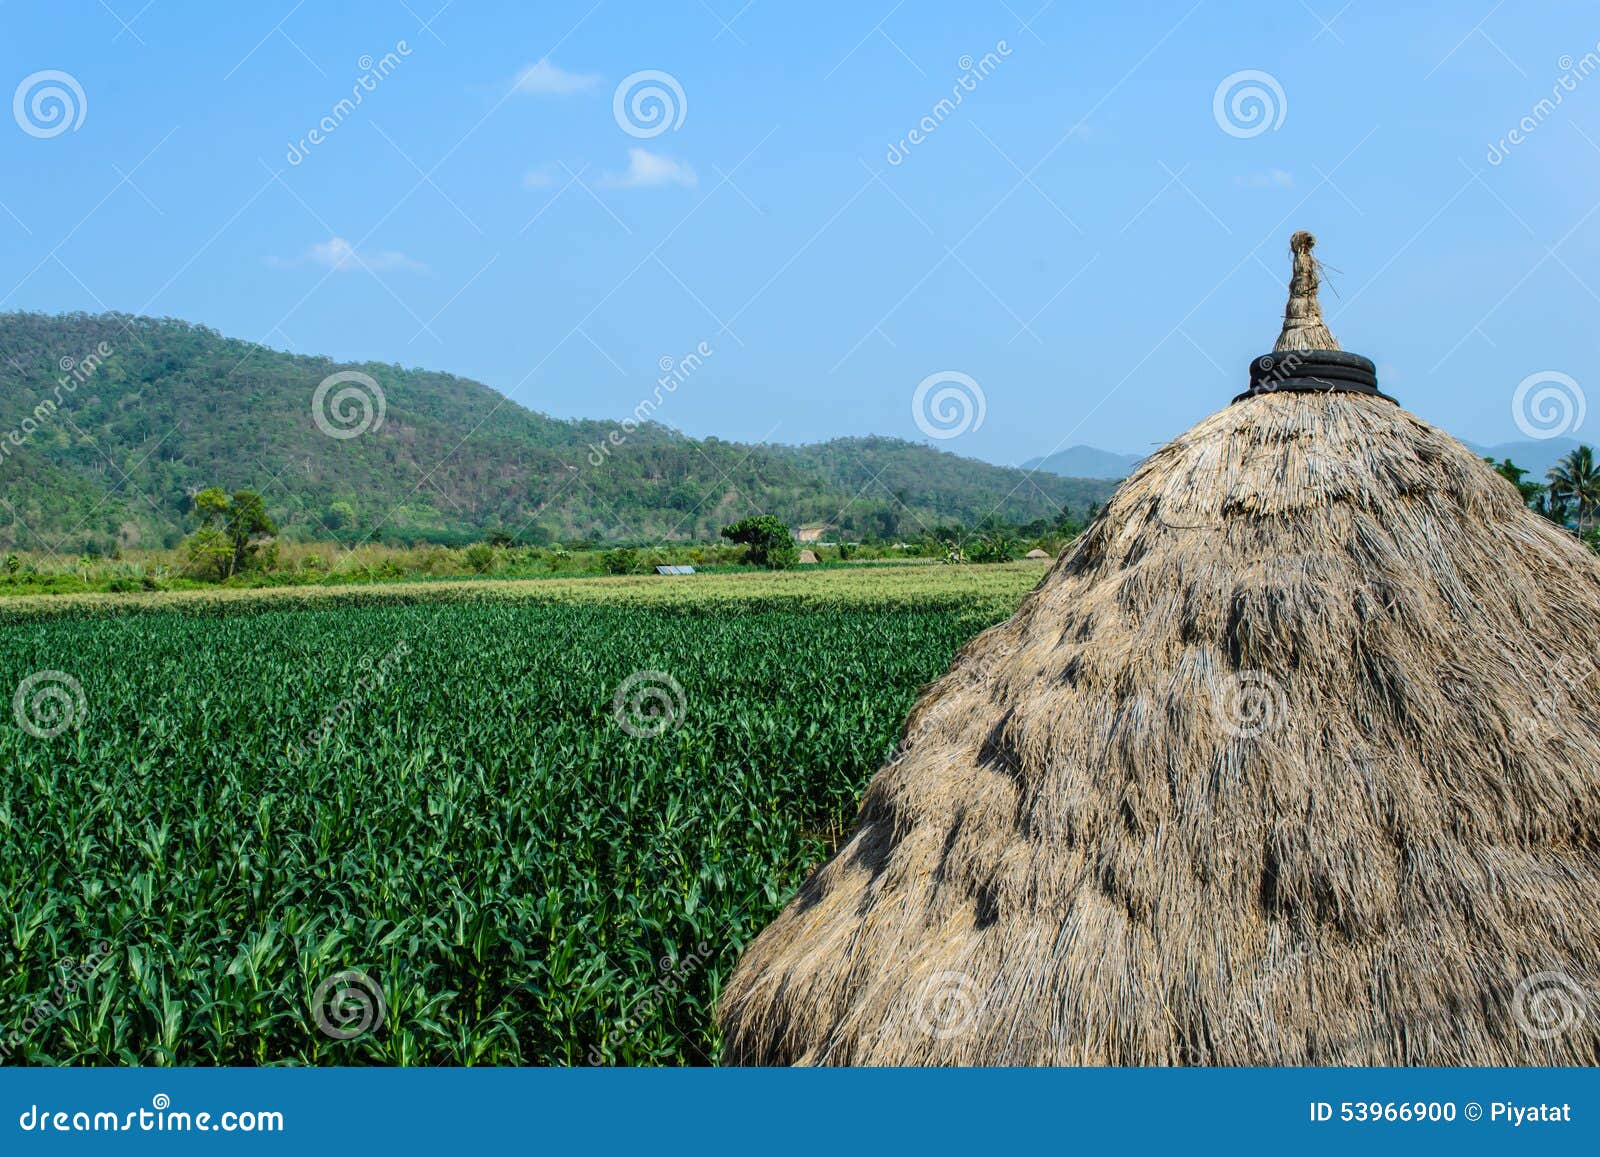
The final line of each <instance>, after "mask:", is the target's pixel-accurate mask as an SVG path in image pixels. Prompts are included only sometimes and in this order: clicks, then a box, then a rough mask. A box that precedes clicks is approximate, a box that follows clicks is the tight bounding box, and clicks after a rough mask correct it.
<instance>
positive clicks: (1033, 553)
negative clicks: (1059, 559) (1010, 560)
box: [1022, 547, 1050, 562]
mask: <svg viewBox="0 0 1600 1157" xmlns="http://www.w3.org/2000/svg"><path fill="white" fill-rule="evenodd" d="M1022 557H1023V558H1031V559H1035V560H1038V559H1043V560H1044V561H1045V562H1049V561H1050V555H1049V552H1047V551H1043V550H1040V549H1039V548H1038V547H1034V548H1033V549H1032V550H1030V551H1029V552H1028V553H1027V554H1025V555H1023V556H1022Z"/></svg>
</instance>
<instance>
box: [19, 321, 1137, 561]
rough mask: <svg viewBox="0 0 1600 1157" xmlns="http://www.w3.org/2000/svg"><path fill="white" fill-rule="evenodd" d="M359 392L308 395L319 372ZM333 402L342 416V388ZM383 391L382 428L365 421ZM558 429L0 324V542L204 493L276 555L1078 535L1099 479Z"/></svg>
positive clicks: (158, 526) (149, 518) (905, 456)
mask: <svg viewBox="0 0 1600 1157" xmlns="http://www.w3.org/2000/svg"><path fill="white" fill-rule="evenodd" d="M341 372H344V373H349V372H355V373H358V374H360V375H365V376H366V377H368V378H370V380H371V381H372V382H374V383H376V386H377V392H376V393H374V391H372V390H371V389H370V388H369V387H368V386H366V385H365V384H364V383H363V382H362V381H361V380H359V379H355V380H349V381H344V382H335V383H333V384H331V385H330V386H329V387H328V388H327V389H326V390H325V391H324V393H323V397H322V399H321V405H320V408H319V411H318V412H319V414H320V417H321V419H322V425H323V426H324V427H326V428H328V429H332V430H334V431H335V433H336V434H351V433H352V431H355V430H358V429H362V428H363V427H366V428H365V429H364V432H360V433H354V434H353V436H347V437H339V436H333V435H330V434H329V433H326V432H324V429H323V428H319V424H318V421H317V420H316V416H314V407H313V398H314V397H315V396H316V395H317V391H318V388H319V386H320V385H322V384H323V383H324V382H325V381H326V379H327V378H328V377H329V376H330V375H334V374H336V373H341ZM345 391H348V393H347V394H346V396H345V397H344V398H343V400H342V401H341V398H340V395H341V393H342V392H345ZM379 394H381V405H382V413H381V421H379V420H378V408H377V403H378V401H379V397H378V395H379ZM615 431H618V422H617V421H602V420H573V421H567V420H560V419H555V418H551V417H549V416H547V415H544V414H539V413H535V412H533V411H530V410H527V409H524V408H523V407H521V406H519V405H517V404H516V403H515V402H512V401H510V400H509V399H508V398H506V397H505V396H504V395H502V394H499V393H497V392H496V391H494V390H492V389H490V388H489V387H488V386H485V385H482V384H480V383H478V382H474V381H470V380H468V379H465V378H458V377H455V376H453V375H451V374H445V373H438V372H435V371H430V370H420V369H406V368H403V367H401V366H398V365H379V364H373V363H368V364H363V365H345V364H338V363H335V362H332V361H329V360H328V359H326V358H319V357H305V356H300V355H295V354H288V353H284V352H282V351H279V350H274V349H270V348H268V347H265V346H260V345H256V344H253V343H250V342H243V341H237V340H233V339H229V338H225V337H223V336H222V335H221V334H219V333H217V332H216V331H214V330H211V329H208V328H206V327H204V326H196V325H190V324H188V323H186V322H182V321H174V320H170V319H152V318H143V317H133V316H128V315H124V314H99V315H87V314H68V315H62V316H45V315H40V314H28V313H11V314H4V315H0V501H3V505H0V546H5V547H7V548H11V547H16V548H21V549H42V548H50V549H53V550H57V551H64V550H82V549H89V550H108V549H110V547H112V546H113V545H121V546H125V547H134V546H164V545H165V546H170V545H172V544H174V543H176V542H177V541H178V539H179V538H180V537H181V535H182V534H183V533H184V531H185V530H186V529H188V527H189V525H190V524H189V510H190V506H191V502H192V495H193V494H194V493H195V492H196V491H198V490H200V489H203V488H205V487H208V486H220V487H223V488H225V489H227V490H230V491H231V490H237V489H253V490H257V491H259V492H260V493H262V494H263V495H264V496H265V498H266V501H267V505H268V509H269V511H270V513H271V514H272V516H273V518H274V519H275V520H276V521H277V523H278V525H279V527H280V530H281V532H282V533H283V534H284V535H285V536H287V537H292V538H301V539H311V538H328V537H339V538H344V539H355V538H365V537H368V536H370V537H372V538H374V539H378V540H382V541H390V542H416V541H429V540H431V541H445V542H449V541H457V542H459V541H465V540H470V539H474V538H478V537H481V536H482V534H483V533H484V532H485V531H487V530H490V529H497V528H498V529H506V530H511V531H517V532H519V534H520V537H522V538H523V539H525V540H526V541H529V542H535V543H538V542H550V541H562V542H565V541H571V540H573V539H593V540H596V541H601V542H659V541H673V540H685V539H705V538H712V537H715V535H716V532H717V530H718V528H720V527H721V526H722V525H724V524H725V523H727V522H730V521H733V520H735V519H737V518H741V517H744V516H746V515H749V514H753V513H771V514H776V515H777V516H778V517H780V518H782V519H784V520H785V521H786V522H789V523H791V524H794V525H799V524H802V523H807V522H826V523H830V524H832V525H835V526H837V527H839V528H840V530H841V531H843V532H845V533H847V534H851V535H857V536H865V535H870V536H880V537H882V536H897V535H903V536H913V535H917V534H920V533H921V532H922V531H923V530H925V529H927V528H930V527H933V526H935V525H938V524H948V523H959V524H963V525H967V526H972V525H974V524H976V523H977V522H979V521H981V520H983V519H984V518H986V517H988V516H990V515H991V514H992V515H993V516H994V517H996V518H999V519H1001V520H1004V521H1007V522H1013V523H1020V522H1028V521H1031V520H1034V519H1041V518H1043V519H1054V518H1056V517H1057V516H1058V515H1059V513H1060V511H1061V510H1062V509H1063V508H1065V509H1066V510H1068V511H1070V512H1071V513H1072V514H1073V515H1075V516H1077V517H1082V516H1083V515H1084V514H1085V513H1086V512H1087V509H1088V508H1089V507H1090V506H1091V505H1092V504H1095V503H1098V502H1101V501H1103V500H1104V498H1105V497H1106V495H1107V494H1108V493H1109V492H1110V489H1111V487H1110V485H1109V484H1108V483H1106V482H1103V481H1090V480H1084V479H1071V478H1061V477H1057V476H1055V475H1051V474H1047V473H1040V474H1038V475H1035V476H1033V477H1031V478H1030V477H1029V476H1027V475H1025V474H1024V473H1023V472H1022V471H1018V470H1011V469H1007V468H1004V467H999V466H993V465H990V464H988V463H985V462H980V461H977V460H975V459H970V458H961V457H958V456H956V455H954V454H950V453H946V452H943V451H939V450H935V449H932V448H930V447H927V446H921V445H918V444H915V443H911V442H906V441H902V440H899V439H893V438H876V437H869V438H841V439H836V440H834V441H831V442H824V443H820V444H815V445H807V446H780V445H759V446H751V445H746V444H742V443H738V442H725V441H722V440H720V439H717V438H706V439H692V438H687V437H684V436H683V435H681V434H679V433H677V432H676V431H674V430H672V429H669V428H668V427H665V426H661V425H658V424H654V423H646V424H644V425H642V426H640V427H638V428H637V429H635V430H633V431H632V432H630V433H627V434H626V436H625V438H624V440H623V442H622V444H621V445H610V444H608V441H607V440H608V439H609V438H610V437H611V435H612V434H613V432H615Z"/></svg>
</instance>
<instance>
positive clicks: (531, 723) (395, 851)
mask: <svg viewBox="0 0 1600 1157" xmlns="http://www.w3.org/2000/svg"><path fill="white" fill-rule="evenodd" d="M1042 573H1043V568H1042V567H1038V566H1033V565H1013V566H997V567H981V568H973V567H916V568H893V569H867V568H862V569H859V570H857V569H851V570H833V571H825V572H810V573H782V574H774V575H757V574H749V575H715V576H696V577H694V578H687V579H661V578H648V579H634V578H624V579H583V580H567V581H563V580H539V581H533V582H526V583H513V582H480V583H431V584H425V585H423V584H419V585H417V586H415V587H396V586H384V587H381V588H375V589H370V590H368V589H361V588H349V587H345V588H337V589H333V590H327V591H317V590H292V591H263V592H248V591H246V592H221V593H216V592H187V593H170V594H152V595H148V596H111V597H104V596H92V595H91V596H82V597H71V596H58V597H51V598H47V599H42V600H35V601H26V600H20V599H18V600H8V602H7V605H6V615H7V617H8V619H9V622H8V624H7V626H6V629H5V630H4V632H0V687H3V688H5V689H8V690H9V689H12V688H15V689H16V692H17V698H16V701H15V702H14V704H13V708H14V710H13V716H14V718H12V719H11V720H8V721H7V723H8V725H7V726H6V727H4V728H0V761H3V763H4V766H5V767H6V769H7V770H6V773H5V775H4V777H3V779H0V896H3V905H4V910H5V912H6V915H7V927H6V937H7V943H6V953H5V956H4V961H3V963H0V1025H4V1026H5V1034H6V1035H5V1037H4V1038H3V1039H0V1062H6V1063H65V1062H70V1063H100V1064H106V1063H138V1064H172V1063H176V1064H213V1063H230V1064H268V1063H313V1064H363V1063H383V1064H486V1063H501V1064H504V1063H524V1064H546V1063H549V1064H584V1063H604V1064H613V1063H636V1064H637V1063H644V1064H649V1063H669V1064H681V1063H690V1064H693V1063H705V1062H707V1061H709V1060H713V1059H714V1058H715V1055H716V1050H717V1041H716V1038H715V1034H714V1031H713V1029H712V1025H711V1020H710V1009H711V1007H712V1005H713V1003H714V1001H715V999H716V996H717V993H718V990H719V986H720V983H721V980H722V978H723V977H724V976H725V975H726V974H727V972H728V970H729V969H730V968H731V967H732V965H733V963H734V962H735V960H736V959H737V957H738V953H739V950H740V948H741V946H742V945H743V943H744V942H745V941H746V940H747V939H748V938H749V937H750V936H751V935H752V934H753V933H754V932H755V931H756V930H758V929H759V928H760V927H761V926H762V925H763V924H764V923H765V922H766V921H768V920H769V919H770V918H771V917H772V916H773V915H774V914H775V913H776V912H777V910H778V908H779V907H780V906H781V905H782V904H783V902H784V901H785V900H786V899H787V898H788V896H789V895H790V894H792V892H793V890H794V889H795V888H796V887H797V886H798V884H799V882H800V881H801V880H802V879H803V878H804V876H805V874H806V872H807V871H809V869H810V868H811V867H812V866H814V865H815V863H816V862H817V861H818V860H819V859H821V858H822V857H823V856H824V855H825V854H826V853H827V851H828V850H829V849H830V848H831V846H832V844H833V842H834V841H836V840H837V838H838V837H839V834H840V833H841V832H842V831H843V830H845V829H846V828H847V827H848V824H849V822H850V820H851V818H852V817H853V815H854V811H855V806H856V800H857V797H858V794H859V791H860V789H861V787H862V785H863V784H864V782H865V780H866V778H867V777H868V776H869V775H870V774H871V773H872V771H873V770H874V769H875V768H876V767H877V766H878V764H879V763H880V762H881V761H882V760H883V758H884V757H885V756H886V755H888V754H889V753H890V751H891V750H892V749H893V746H894V743H895V741H896V739H897V736H898V729H899V725H900V721H901V719H902V717H903V715H904V713H905V711H906V710H907V708H908V707H909V706H910V704H911V702H912V700H913V699H914V697H915V695H916V693H917V690H918V688H919V687H920V686H922V685H923V684H924V683H926V682H927V681H928V680H930V679H932V678H934V677H935V676H937V675H938V674H939V673H940V672H942V671H943V670H944V668H945V667H946V665H947V664H948V663H949V661H950V658H951V657H952V655H953V654H954V652H955V650H956V649H957V648H958V647H959V646H960V645H961V644H962V643H963V642H965V641H966V640H967V639H968V638H970V637H971V636H972V635H973V634H975V633H976V632H977V631H978V630H980V629H982V627H984V626H986V625H988V624H989V623H992V622H995V621H997V620H999V619H1001V618H1003V617H1005V616H1006V615H1007V614H1009V613H1010V612H1011V610H1013V609H1014V608H1015V606H1016V604H1017V602H1018V601H1019V599H1020V598H1021V596H1022V594H1023V593H1025V592H1026V590H1028V589H1029V588H1031V587H1032V586H1033V585H1034V584H1035V583H1036V582H1037V581H1038V580H1039V578H1040V577H1041V576H1042ZM130 612H131V613H130Z"/></svg>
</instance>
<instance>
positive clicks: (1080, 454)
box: [1022, 446, 1143, 481]
mask: <svg viewBox="0 0 1600 1157" xmlns="http://www.w3.org/2000/svg"><path fill="white" fill-rule="evenodd" d="M1142 461H1143V459H1142V458H1141V457H1140V456H1139V455H1137V454H1117V453H1115V452H1113V451H1111V450H1098V449H1096V448H1095V447H1093V446H1070V447H1068V448H1067V449H1065V450H1058V451H1056V452H1055V453H1054V454H1051V455H1048V456H1047V457H1044V458H1030V459H1028V461H1026V462H1024V463H1023V464H1022V468H1023V469H1024V470H1047V471H1049V472H1050V473H1051V474H1059V475H1061V476H1062V477H1064V478H1107V479H1111V480H1113V481H1116V480H1120V479H1123V478H1126V477H1127V476H1128V475H1129V474H1131V473H1132V472H1133V468H1134V467H1135V466H1137V465H1138V464H1139V463H1140V462H1142Z"/></svg>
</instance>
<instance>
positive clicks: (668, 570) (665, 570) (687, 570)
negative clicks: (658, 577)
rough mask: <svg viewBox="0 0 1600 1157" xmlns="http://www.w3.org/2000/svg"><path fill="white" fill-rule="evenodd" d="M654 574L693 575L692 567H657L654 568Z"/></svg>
mask: <svg viewBox="0 0 1600 1157" xmlns="http://www.w3.org/2000/svg"><path fill="white" fill-rule="evenodd" d="M656 573H657V574H693V573H694V567H692V566H658V567H656Z"/></svg>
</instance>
